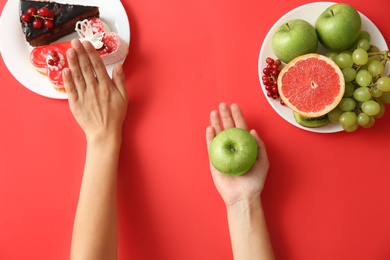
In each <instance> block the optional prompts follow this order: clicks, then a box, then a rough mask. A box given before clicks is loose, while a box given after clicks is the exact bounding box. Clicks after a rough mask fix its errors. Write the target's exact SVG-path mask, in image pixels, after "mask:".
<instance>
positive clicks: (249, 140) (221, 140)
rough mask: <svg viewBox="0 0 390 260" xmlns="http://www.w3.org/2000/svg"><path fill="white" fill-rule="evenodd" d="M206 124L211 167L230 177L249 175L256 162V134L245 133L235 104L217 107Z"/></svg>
mask: <svg viewBox="0 0 390 260" xmlns="http://www.w3.org/2000/svg"><path fill="white" fill-rule="evenodd" d="M220 122H222V124H223V126H221V123H220ZM210 123H211V126H209V127H208V128H207V130H206V140H207V147H208V150H209V156H210V162H211V166H212V167H214V168H215V169H217V170H218V171H219V172H221V173H224V174H227V175H233V176H235V175H241V174H244V173H246V172H247V171H249V169H250V168H251V167H252V166H253V164H254V163H255V162H256V159H257V155H258V144H257V140H256V139H255V137H257V138H258V136H257V134H256V132H253V133H252V134H251V133H249V132H248V131H247V125H246V122H245V119H244V116H243V114H242V111H241V108H240V107H239V106H238V105H237V104H233V105H231V106H230V107H229V106H228V105H227V104H226V103H221V104H220V105H219V113H218V112H217V111H216V110H213V111H212V112H211V113H210ZM258 139H259V138H258ZM259 140H260V139H259Z"/></svg>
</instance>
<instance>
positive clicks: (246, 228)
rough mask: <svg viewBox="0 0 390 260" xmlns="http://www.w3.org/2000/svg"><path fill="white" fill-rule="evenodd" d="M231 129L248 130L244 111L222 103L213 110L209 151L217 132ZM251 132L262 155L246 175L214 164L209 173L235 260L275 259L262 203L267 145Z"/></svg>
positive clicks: (208, 129)
mask: <svg viewBox="0 0 390 260" xmlns="http://www.w3.org/2000/svg"><path fill="white" fill-rule="evenodd" d="M221 123H222V124H221ZM232 127H238V128H242V129H245V130H248V127H247V124H246V121H245V118H244V116H243V113H242V111H241V108H240V107H239V106H238V105H237V104H232V105H231V106H230V107H229V106H228V105H227V104H226V103H221V104H220V105H219V112H218V111H217V110H213V111H211V113H210V126H208V127H207V129H206V143H207V149H209V147H210V144H211V142H212V140H213V139H214V137H215V136H216V135H217V134H218V133H220V132H221V131H223V130H224V129H228V128H232ZM250 133H251V134H252V136H253V137H254V138H255V140H256V142H257V145H258V148H259V153H258V157H257V160H256V162H255V164H254V165H253V167H252V168H251V169H250V170H249V171H248V172H247V173H245V174H243V175H239V176H228V175H225V174H223V173H220V172H218V171H217V170H216V169H215V168H214V167H213V165H212V164H211V163H210V171H211V175H212V179H213V181H214V184H215V187H216V189H217V191H218V192H219V194H220V195H221V197H222V199H223V201H224V202H225V205H226V210H227V218H228V225H229V232H230V239H231V244H232V250H233V256H234V259H235V260H251V259H261V260H268V259H274V253H273V249H272V246H271V242H270V238H269V234H268V229H267V225H266V221H265V216H264V211H263V207H262V204H261V192H262V190H263V187H264V182H265V179H266V176H267V172H268V169H269V161H268V157H267V152H266V148H265V145H264V143H263V141H262V140H261V139H260V138H259V136H258V134H257V132H256V131H255V130H251V131H250Z"/></svg>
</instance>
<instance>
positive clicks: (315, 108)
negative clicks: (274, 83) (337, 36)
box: [278, 53, 345, 117]
mask: <svg viewBox="0 0 390 260" xmlns="http://www.w3.org/2000/svg"><path fill="white" fill-rule="evenodd" d="M278 90H279V94H280V98H281V99H282V100H283V102H284V103H285V104H286V106H288V107H289V108H291V109H292V110H293V111H295V112H296V113H298V114H300V115H302V116H305V117H319V116H323V115H325V114H327V113H328V112H330V111H331V110H332V109H333V108H335V107H336V106H337V105H338V104H339V103H340V100H341V98H342V97H343V95H344V91H345V81H344V77H343V74H342V72H341V69H340V68H339V67H338V66H337V64H336V63H335V62H334V61H332V60H331V59H329V58H327V57H325V56H323V55H320V54H317V53H311V54H305V55H302V56H298V57H296V58H295V59H293V60H292V61H290V62H289V63H288V64H286V66H285V67H284V68H283V69H282V70H281V71H280V73H279V76H278Z"/></svg>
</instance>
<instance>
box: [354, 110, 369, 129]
mask: <svg viewBox="0 0 390 260" xmlns="http://www.w3.org/2000/svg"><path fill="white" fill-rule="evenodd" d="M369 122H370V116H368V115H367V114H365V113H359V115H358V116H357V123H358V124H359V125H361V126H363V125H366V124H368V123H369Z"/></svg>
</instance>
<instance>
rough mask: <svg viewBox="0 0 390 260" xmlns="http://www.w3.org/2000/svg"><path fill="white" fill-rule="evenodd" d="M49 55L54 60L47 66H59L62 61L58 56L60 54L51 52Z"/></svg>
mask: <svg viewBox="0 0 390 260" xmlns="http://www.w3.org/2000/svg"><path fill="white" fill-rule="evenodd" d="M49 55H50V56H51V57H52V58H51V59H49V60H48V61H47V64H49V65H50V66H58V65H59V63H60V60H61V58H60V56H59V55H58V52H56V51H50V52H49Z"/></svg>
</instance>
